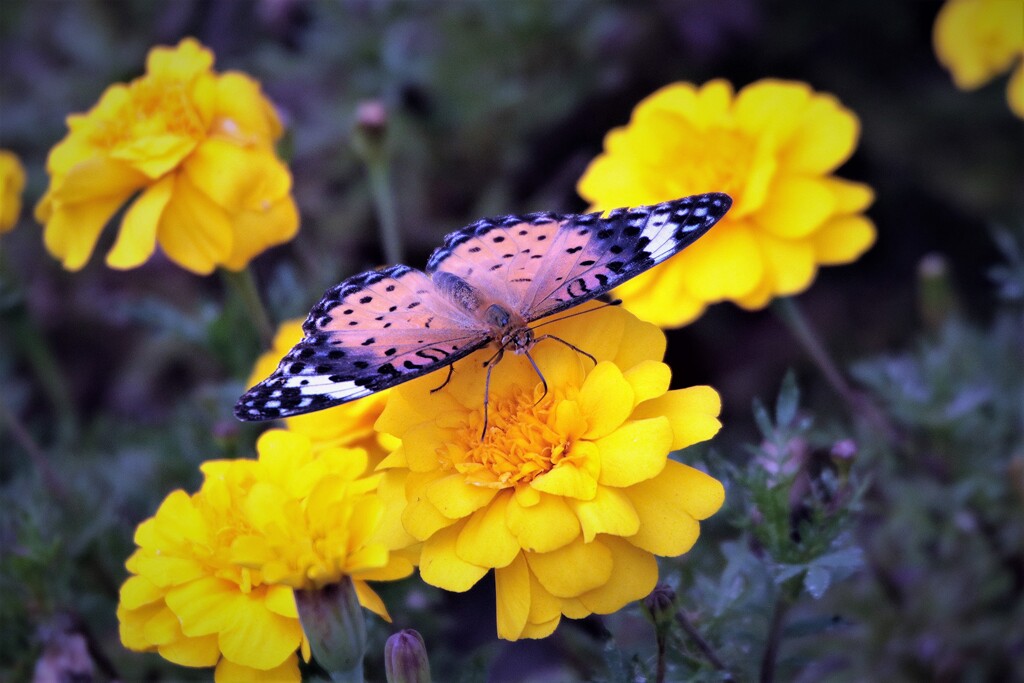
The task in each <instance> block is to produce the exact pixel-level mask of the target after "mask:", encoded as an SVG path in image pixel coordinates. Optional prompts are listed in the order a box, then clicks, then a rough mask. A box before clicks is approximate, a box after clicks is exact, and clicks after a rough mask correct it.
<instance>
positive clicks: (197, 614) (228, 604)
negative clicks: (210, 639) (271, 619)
mask: <svg viewBox="0 0 1024 683" xmlns="http://www.w3.org/2000/svg"><path fill="white" fill-rule="evenodd" d="M240 595H241V593H240V592H239V590H238V585H237V584H233V583H231V582H230V581H225V580H223V579H218V578H214V577H212V576H210V577H205V578H202V579H198V580H196V581H191V582H189V583H187V584H184V585H181V586H178V587H177V588H174V589H172V590H170V591H168V593H167V597H166V598H165V599H166V601H167V606H168V607H170V608H171V610H172V611H173V612H174V613H175V614H176V615H178V619H179V620H180V621H181V630H182V631H183V632H184V633H185V635H187V636H192V637H194V636H206V635H210V634H211V633H220V632H221V631H223V630H224V629H226V628H228V627H230V626H231V624H232V622H233V620H234V618H235V614H234V607H235V606H236V605H237V603H238V601H239V596H240ZM246 599H247V598H244V597H242V598H241V600H243V601H244V600H246Z"/></svg>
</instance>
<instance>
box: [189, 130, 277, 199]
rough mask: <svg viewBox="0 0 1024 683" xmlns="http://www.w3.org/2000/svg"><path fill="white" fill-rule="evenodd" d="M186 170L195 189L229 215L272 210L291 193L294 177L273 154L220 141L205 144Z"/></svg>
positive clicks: (261, 149)
mask: <svg viewBox="0 0 1024 683" xmlns="http://www.w3.org/2000/svg"><path fill="white" fill-rule="evenodd" d="M184 168H185V172H186V173H187V174H188V177H189V179H190V180H191V181H192V183H193V184H194V185H195V186H196V187H201V188H202V189H203V192H204V193H205V194H206V195H207V196H208V197H209V198H210V199H212V200H213V201H215V202H216V203H217V204H219V205H220V206H222V207H224V208H225V209H227V210H228V211H229V212H230V213H237V212H240V211H243V210H247V209H257V208H259V207H261V206H270V205H271V204H272V203H274V202H276V201H277V200H279V199H281V198H282V197H284V196H285V195H287V194H288V192H289V191H290V190H291V182H292V181H291V175H290V174H289V173H288V169H287V168H286V167H285V166H284V164H282V163H281V162H280V161H279V160H278V159H277V157H275V156H274V154H273V152H271V151H270V150H268V149H263V148H259V147H243V146H240V145H238V144H235V143H232V142H230V141H228V140H224V139H220V138H210V139H207V140H204V141H203V143H202V144H201V145H199V146H198V147H197V148H196V150H195V152H193V153H192V155H191V156H189V158H188V161H187V162H186V163H185V165H184Z"/></svg>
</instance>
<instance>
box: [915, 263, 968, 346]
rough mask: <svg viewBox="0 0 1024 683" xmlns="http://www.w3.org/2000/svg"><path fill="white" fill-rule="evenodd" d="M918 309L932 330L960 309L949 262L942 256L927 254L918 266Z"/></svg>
mask: <svg viewBox="0 0 1024 683" xmlns="http://www.w3.org/2000/svg"><path fill="white" fill-rule="evenodd" d="M917 287H918V295H917V296H918V307H919V308H920V311H921V318H922V320H923V321H924V323H925V325H927V326H928V327H929V328H930V329H933V330H935V329H938V328H939V327H940V326H941V325H942V323H943V322H945V321H946V320H947V319H948V318H949V317H950V316H951V315H955V314H956V313H957V310H958V309H959V304H958V301H957V295H956V290H955V288H954V287H953V281H952V279H951V278H950V273H949V261H947V260H946V257H945V256H943V255H942V254H936V253H932V254H926V255H925V256H924V257H923V258H922V259H921V261H920V263H918V266H917Z"/></svg>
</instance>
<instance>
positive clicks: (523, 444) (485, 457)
mask: <svg viewBox="0 0 1024 683" xmlns="http://www.w3.org/2000/svg"><path fill="white" fill-rule="evenodd" d="M538 391H540V390H539V389H538ZM556 406H557V399H556V397H555V394H553V393H550V392H549V393H548V395H547V396H545V397H543V398H540V400H539V401H538V397H537V396H535V395H534V394H533V393H530V392H528V391H526V390H524V389H522V388H520V387H514V388H513V389H511V390H510V391H509V393H507V394H506V395H503V396H499V397H495V399H494V400H492V401H491V403H490V405H489V407H488V425H487V433H486V434H485V435H484V437H483V438H482V439H481V438H480V433H481V430H482V429H483V425H482V420H483V416H482V414H481V413H480V412H472V413H469V414H468V415H467V416H466V417H467V419H466V421H465V422H464V423H463V425H462V428H461V429H459V430H458V431H457V432H456V436H455V443H454V448H451V447H450V448H447V449H445V448H442V449H440V453H439V457H440V458H441V467H442V468H444V469H447V470H454V471H456V472H460V473H461V474H464V475H466V483H469V484H474V485H476V486H486V487H490V488H498V489H503V488H511V487H514V486H519V485H523V484H529V483H530V482H532V481H533V480H534V479H535V478H536V477H538V476H540V475H542V474H546V473H547V472H549V471H551V470H552V469H553V468H554V467H555V466H556V465H558V464H559V463H561V462H562V461H563V460H566V459H568V458H570V457H571V455H570V454H571V452H572V443H571V441H570V440H569V438H568V437H566V435H564V434H561V433H559V431H558V429H557V428H556V426H555V407H556Z"/></svg>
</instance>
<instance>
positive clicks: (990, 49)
mask: <svg viewBox="0 0 1024 683" xmlns="http://www.w3.org/2000/svg"><path fill="white" fill-rule="evenodd" d="M932 38H933V40H934V43H935V54H936V56H937V57H938V58H939V62H941V63H942V65H943V66H945V67H946V68H947V69H949V71H950V72H951V74H952V76H953V82H954V83H956V86H957V87H958V88H960V89H961V90H973V89H975V88H977V87H979V86H981V85H984V84H985V83H987V82H988V81H990V80H992V78H993V77H994V76H997V75H999V74H1001V73H1003V72H1004V71H1007V70H1009V69H1011V68H1012V69H1013V75H1012V76H1010V81H1009V83H1007V86H1006V99H1007V100H1008V102H1009V104H1010V109H1011V110H1013V113H1014V114H1016V115H1017V116H1019V117H1021V118H1024V2H1021V0H948V2H946V4H945V5H943V6H942V9H940V10H939V14H938V16H937V17H936V18H935V29H934V32H933V36H932Z"/></svg>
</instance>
